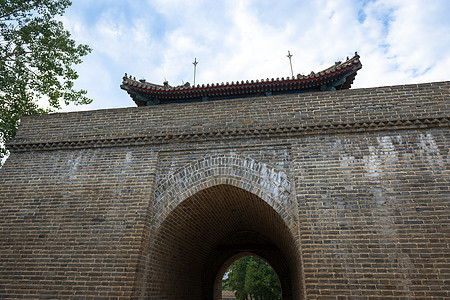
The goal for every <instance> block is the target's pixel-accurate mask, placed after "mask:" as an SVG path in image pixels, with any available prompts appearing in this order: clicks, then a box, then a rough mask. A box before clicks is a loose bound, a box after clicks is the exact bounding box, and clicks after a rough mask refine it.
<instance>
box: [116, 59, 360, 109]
mask: <svg viewBox="0 0 450 300" xmlns="http://www.w3.org/2000/svg"><path fill="white" fill-rule="evenodd" d="M361 67H362V65H361V62H360V60H359V55H358V54H356V53H355V56H353V57H352V58H350V59H349V58H347V60H346V61H344V62H336V63H335V64H334V65H333V66H331V67H329V68H327V69H325V70H323V71H320V72H318V73H314V72H311V73H310V74H309V75H306V76H305V75H301V74H299V75H297V77H296V78H290V77H287V78H284V77H283V78H276V79H274V78H272V79H269V78H267V79H261V80H251V81H248V80H247V81H236V82H231V83H229V82H226V83H223V82H222V83H212V84H206V85H205V84H202V85H196V86H190V85H189V84H186V85H183V86H176V87H173V86H170V85H169V84H167V83H165V84H164V85H158V84H154V83H150V82H146V81H145V80H136V79H135V78H132V77H131V76H127V74H125V76H124V77H123V82H122V85H121V86H120V87H121V88H122V89H123V90H125V91H127V92H128V94H129V95H130V96H131V98H132V99H133V100H134V101H135V103H136V104H137V105H138V106H145V105H152V104H160V103H173V102H189V101H201V100H215V99H228V98H237V97H246V96H257V95H271V94H285V93H298V92H305V91H325V90H340V89H349V88H350V86H351V84H352V83H353V80H354V78H355V76H356V73H357V71H358V70H359V69H361Z"/></svg>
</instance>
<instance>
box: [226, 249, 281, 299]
mask: <svg viewBox="0 0 450 300" xmlns="http://www.w3.org/2000/svg"><path fill="white" fill-rule="evenodd" d="M225 277H226V278H225V279H224V280H223V281H224V283H223V284H222V286H223V287H224V288H225V289H227V290H233V291H236V298H237V299H239V300H247V299H261V300H266V299H267V300H269V299H270V300H273V299H281V285H280V281H279V280H278V276H277V275H276V273H275V271H274V270H273V268H272V267H271V266H270V265H269V264H268V263H266V262H265V261H263V260H262V259H259V258H257V257H254V256H245V257H243V258H241V259H238V260H236V261H235V262H234V263H233V264H231V266H230V268H229V269H228V271H227V274H226V276H225Z"/></svg>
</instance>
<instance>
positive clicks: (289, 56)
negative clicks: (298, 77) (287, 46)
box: [287, 50, 294, 78]
mask: <svg viewBox="0 0 450 300" xmlns="http://www.w3.org/2000/svg"><path fill="white" fill-rule="evenodd" d="M292 56H293V55H292V54H291V51H289V50H288V55H287V58H289V64H290V65H291V75H292V78H294V71H293V70H292Z"/></svg>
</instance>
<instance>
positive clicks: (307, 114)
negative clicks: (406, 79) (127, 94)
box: [0, 82, 450, 299]
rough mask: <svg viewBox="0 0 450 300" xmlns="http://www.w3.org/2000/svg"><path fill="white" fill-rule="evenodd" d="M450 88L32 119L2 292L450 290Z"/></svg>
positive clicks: (7, 168)
mask: <svg viewBox="0 0 450 300" xmlns="http://www.w3.org/2000/svg"><path fill="white" fill-rule="evenodd" d="M449 87H450V84H449V82H440V83H429V84H420V85H406V86H393V87H381V88H371V89H358V90H346V91H337V92H321V93H305V94H298V95H284V96H276V97H262V98H246V99H233V100H221V101H215V102H205V103H190V104H173V105H161V106H155V107H141V108H124V109H113V110H99V111H90V112H76V113H64V114H53V115H47V116H35V117H27V118H24V119H23V120H22V125H21V127H20V129H19V132H18V135H17V138H16V140H14V141H12V142H11V143H10V149H11V150H12V154H11V157H10V158H9V159H8V160H7V162H6V164H5V165H4V167H3V168H2V169H0V298H30V299H34V298H38V297H39V298H61V299H62V298H64V299H65V298H75V299H76V298H82V299H84V298H111V299H114V298H116V299H117V298H123V299H128V298H154V299H176V298H183V299H189V298H192V299H199V298H204V299H210V298H212V297H213V295H215V296H214V297H216V298H217V295H219V293H218V292H217V290H218V286H219V283H220V279H221V277H222V275H223V274H224V272H225V271H226V268H227V267H228V266H229V265H230V264H231V263H232V262H233V261H234V260H235V259H237V258H239V257H241V256H243V255H246V254H248V253H251V254H253V255H258V256H260V257H262V258H263V259H266V260H267V261H269V262H270V263H271V264H272V265H273V266H274V268H275V269H276V270H277V272H278V275H279V277H280V281H281V283H282V285H283V292H284V295H285V297H286V298H292V299H300V298H306V299H346V298H351V299H357V298H371V299H376V298H380V299H389V298H392V299H394V298H395V299H398V298H404V299H411V298H436V299H442V298H448V297H450V295H449V294H450V291H449V288H448V287H449V286H450V282H449V280H450V249H449V236H450V231H449V228H450V226H449V225H450V222H449V219H448V215H449V213H450V209H449V203H450V191H449V186H450V185H449V178H450V177H449V175H450V174H449V173H450V171H449V170H450V165H449V163H450V156H449V155H450V153H449V149H450V147H449V146H450V145H449V137H450V130H449V119H448V118H449V112H450V93H449Z"/></svg>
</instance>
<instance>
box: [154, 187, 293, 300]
mask: <svg viewBox="0 0 450 300" xmlns="http://www.w3.org/2000/svg"><path fill="white" fill-rule="evenodd" d="M296 249H297V246H296V244H295V241H294V238H293V236H292V233H291V231H290V230H289V229H288V227H287V226H286V225H285V223H284V222H283V219H282V217H281V216H280V215H279V214H278V213H277V212H276V211H275V210H274V209H273V208H272V207H271V206H269V205H268V204H267V203H266V202H265V201H263V200H262V199H261V198H259V197H258V196H256V195H254V194H252V193H250V192H247V191H245V190H243V189H240V188H237V187H234V186H232V185H216V186H213V187H210V188H207V189H204V190H202V191H200V192H198V193H196V194H194V195H193V196H191V197H189V198H187V199H186V200H184V201H183V202H181V203H180V204H179V205H178V206H177V207H176V208H175V209H174V210H173V211H172V212H171V213H170V214H169V215H168V216H167V218H166V219H165V220H164V222H163V223H162V224H161V226H160V227H159V230H158V232H157V234H156V237H155V239H153V242H152V245H151V255H150V257H149V258H150V259H149V260H148V262H149V264H150V266H149V270H150V274H151V275H150V276H149V278H147V280H148V285H147V286H148V295H149V296H150V297H151V298H158V299H179V298H183V299H220V289H221V280H222V276H223V274H224V273H225V271H226V270H227V268H228V267H229V266H230V264H231V263H232V262H233V261H235V260H236V259H237V258H239V257H242V256H245V255H248V254H254V255H257V256H259V257H261V258H263V259H264V260H266V261H267V262H268V263H269V264H271V265H272V267H273V268H274V270H275V271H276V273H277V275H278V277H279V279H280V282H281V286H282V292H283V299H297V298H300V293H301V290H300V282H301V277H300V262H299V255H298V253H297V250H296Z"/></svg>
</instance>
